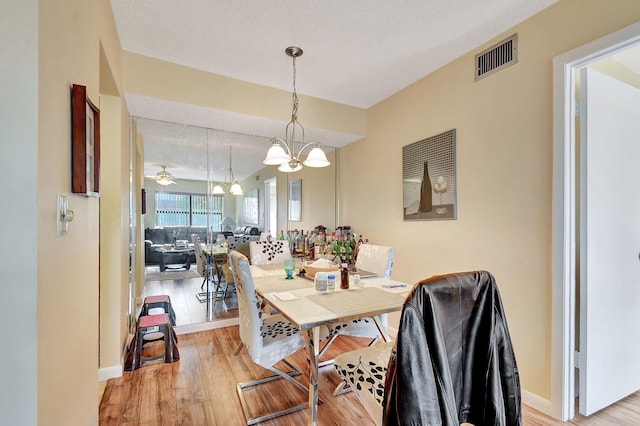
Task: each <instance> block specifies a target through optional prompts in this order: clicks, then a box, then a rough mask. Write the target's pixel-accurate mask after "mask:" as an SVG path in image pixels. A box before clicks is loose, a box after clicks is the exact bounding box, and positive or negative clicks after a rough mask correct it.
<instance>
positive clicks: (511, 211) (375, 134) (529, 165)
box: [340, 0, 640, 400]
mask: <svg viewBox="0 0 640 426" xmlns="http://www.w3.org/2000/svg"><path fill="white" fill-rule="evenodd" d="M614 4H615V6H614ZM639 18H640V2H638V1H636V0H628V1H624V0H616V1H614V2H606V3H605V2H601V1H598V0H580V1H579V0H561V1H560V2H559V3H558V4H556V5H554V6H552V7H550V8H549V9H546V10H545V11H543V12H541V13H540V14H538V15H537V16H535V17H533V18H531V19H529V20H527V21H525V22H524V23H522V24H521V25H518V26H517V27H515V28H514V29H511V30H509V31H506V32H505V33H504V34H503V35H502V37H498V38H496V39H495V40H492V41H490V42H488V43H486V45H485V46H481V47H479V48H478V49H477V50H476V51H474V52H470V53H469V54H467V55H464V56H462V57H461V58H459V59H458V60H456V61H454V62H453V63H451V64H449V65H447V66H445V67H443V68H441V69H440V70H438V71H436V72H435V73H433V74H432V75H430V76H428V77H426V78H424V79H422V80H420V81H418V82H416V83H415V84H413V85H412V86H410V87H408V88H407V89H405V90H403V91H401V92H399V93H397V94H396V95H394V96H392V97H390V98H389V99H387V100H385V101H383V102H381V103H380V104H378V105H376V106H375V107H373V108H371V109H370V111H369V115H368V117H367V121H368V123H369V127H368V131H367V137H366V139H365V140H363V141H361V142H357V143H354V144H351V145H349V146H347V147H346V148H344V149H343V155H342V157H341V160H343V161H342V162H341V166H342V167H341V170H340V173H341V176H342V177H343V179H341V181H340V185H341V191H340V206H341V219H342V221H343V222H345V223H346V222H348V223H350V224H351V225H354V226H355V225H357V227H358V229H362V230H363V231H364V232H365V233H366V234H368V235H369V236H370V238H371V239H372V240H373V241H379V242H381V243H382V242H384V243H386V244H389V245H393V246H395V247H396V262H395V264H394V278H396V279H400V280H406V281H409V282H416V281H418V280H420V279H423V278H426V277H429V276H431V275H434V274H440V273H446V272H453V271H464V270H472V269H486V270H488V271H490V272H492V273H493V274H494V275H495V276H496V279H497V282H498V285H499V287H500V290H501V293H502V297H503V302H504V305H505V309H506V313H507V318H508V322H509V326H510V330H511V335H512V340H513V343H514V347H515V350H516V354H517V360H518V364H519V367H520V374H521V379H522V385H523V388H524V389H525V390H526V391H528V392H531V393H533V394H536V395H538V396H540V397H542V398H544V399H547V400H548V399H549V398H550V382H551V377H550V342H551V329H550V327H551V318H550V315H551V257H550V255H551V189H552V188H551V178H552V76H551V74H552V59H553V57H554V56H556V55H558V54H560V53H563V52H565V51H568V50H570V49H573V48H575V47H578V46H580V45H583V44H585V43H587V42H589V41H591V40H594V39H596V38H598V37H601V36H603V35H605V34H608V33H610V32H613V31H615V30H617V29H620V28H622V27H624V26H627V25H629V24H631V23H634V22H635V21H637V20H638V19H639ZM514 32H518V37H519V53H518V61H519V62H518V64H516V65H514V66H512V67H510V68H508V69H505V70H503V71H501V72H499V73H497V74H495V75H492V76H490V77H488V78H486V79H484V80H481V81H479V82H477V83H476V82H474V81H473V68H474V63H473V61H474V54H475V53H477V52H479V51H481V50H482V49H483V48H485V47H488V46H490V45H492V44H494V43H495V42H497V41H499V40H501V39H502V38H504V37H506V36H509V35H511V34H512V33H514ZM454 128H455V129H456V131H457V143H456V151H457V155H456V161H457V166H456V168H457V184H458V188H457V189H458V219H457V220H454V221H414V222H410V221H409V222H404V221H403V219H402V181H401V180H402V170H401V166H402V158H401V155H402V146H404V145H407V144H410V143H412V142H415V141H418V140H421V139H424V138H425V137H429V136H432V135H436V134H439V133H441V132H443V131H446V130H449V129H454ZM353 164H362V165H366V167H359V168H356V167H347V165H353ZM364 188H375V191H372V190H367V191H364V190H363V189H364Z"/></svg>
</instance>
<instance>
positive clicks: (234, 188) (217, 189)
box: [211, 146, 244, 195]
mask: <svg viewBox="0 0 640 426" xmlns="http://www.w3.org/2000/svg"><path fill="white" fill-rule="evenodd" d="M229 176H230V177H231V185H230V186H228V188H229V189H228V190H225V188H223V186H225V187H227V185H228V184H227V183H226V182H225V183H220V182H218V183H216V184H215V185H214V186H213V188H212V189H211V193H212V194H214V195H224V194H227V193H229V194H231V195H244V192H243V191H242V187H241V186H240V183H239V182H238V180H237V179H236V178H235V177H234V176H233V169H232V168H231V146H229Z"/></svg>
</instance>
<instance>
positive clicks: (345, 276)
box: [340, 263, 349, 290]
mask: <svg viewBox="0 0 640 426" xmlns="http://www.w3.org/2000/svg"><path fill="white" fill-rule="evenodd" d="M340 288H341V289H343V290H348V289H349V268H348V267H347V264H346V263H343V264H342V268H341V269H340Z"/></svg>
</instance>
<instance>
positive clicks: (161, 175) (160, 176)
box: [154, 166, 176, 186]
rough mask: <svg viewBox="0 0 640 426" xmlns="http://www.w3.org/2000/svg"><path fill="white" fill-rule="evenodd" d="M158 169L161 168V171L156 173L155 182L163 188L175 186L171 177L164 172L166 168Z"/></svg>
mask: <svg viewBox="0 0 640 426" xmlns="http://www.w3.org/2000/svg"><path fill="white" fill-rule="evenodd" d="M160 167H162V171H160V172H158V173H156V177H155V178H154V179H155V181H156V182H158V183H159V184H160V185H164V186H167V185H171V184H175V183H176V182H175V181H174V180H173V175H172V174H171V173H169V172H168V171H167V170H166V169H167V166H160Z"/></svg>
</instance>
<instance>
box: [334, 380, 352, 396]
mask: <svg viewBox="0 0 640 426" xmlns="http://www.w3.org/2000/svg"><path fill="white" fill-rule="evenodd" d="M349 391H351V387H350V386H349V384H348V383H347V382H345V381H344V379H343V380H342V381H341V382H340V384H339V385H338V386H336V388H335V389H334V390H333V396H338V395H342V394H343V393H347V392H349Z"/></svg>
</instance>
